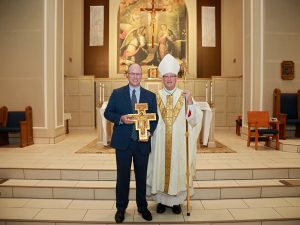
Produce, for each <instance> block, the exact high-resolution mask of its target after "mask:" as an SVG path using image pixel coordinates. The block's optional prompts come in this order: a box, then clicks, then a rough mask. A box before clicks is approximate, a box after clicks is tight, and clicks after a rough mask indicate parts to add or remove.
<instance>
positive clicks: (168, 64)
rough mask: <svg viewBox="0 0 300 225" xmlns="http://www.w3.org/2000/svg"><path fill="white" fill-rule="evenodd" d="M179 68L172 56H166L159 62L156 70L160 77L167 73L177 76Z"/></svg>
mask: <svg viewBox="0 0 300 225" xmlns="http://www.w3.org/2000/svg"><path fill="white" fill-rule="evenodd" d="M179 69H180V66H179V63H178V62H177V59H175V58H174V57H173V56H172V55H170V54H167V55H165V57H164V58H163V59H162V60H161V62H160V64H159V65H158V70H159V73H160V76H163V75H165V74H167V73H172V74H175V75H176V76H177V75H178V72H179Z"/></svg>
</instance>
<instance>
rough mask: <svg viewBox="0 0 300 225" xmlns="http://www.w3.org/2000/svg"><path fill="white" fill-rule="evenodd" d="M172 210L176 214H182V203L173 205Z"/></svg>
mask: <svg viewBox="0 0 300 225" xmlns="http://www.w3.org/2000/svg"><path fill="white" fill-rule="evenodd" d="M172 211H173V213H175V214H180V213H181V207H180V205H173V207H172Z"/></svg>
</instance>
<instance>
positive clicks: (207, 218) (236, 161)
mask: <svg viewBox="0 0 300 225" xmlns="http://www.w3.org/2000/svg"><path fill="white" fill-rule="evenodd" d="M96 135H97V134H96V131H95V130H71V131H70V134H68V136H67V138H66V139H65V140H64V141H62V142H60V143H57V144H50V145H45V144H35V145H32V146H28V147H25V148H12V147H9V148H5V147H1V148H0V177H1V175H2V176H3V175H6V174H7V173H8V172H9V173H10V174H11V176H12V177H13V178H15V179H14V180H11V181H9V182H12V183H13V182H14V183H15V184H18V183H19V185H21V186H23V187H19V189H16V190H17V191H16V190H15V192H14V194H15V195H18V192H19V195H20V196H24V194H25V195H27V196H28V197H30V195H32V194H33V193H32V191H29V192H28V193H26V191H27V190H26V188H25V186H26V185H24V184H23V183H21V182H22V181H21V180H17V179H23V178H26V179H28V180H29V181H27V182H28V185H33V186H34V185H40V186H44V192H43V193H40V197H39V198H33V199H30V198H24V197H19V198H0V225H16V224H22V225H29V224H35V223H34V222H36V224H39V225H42V224H47V225H63V224H64V222H65V223H69V222H74V224H75V222H76V224H81V222H82V223H86V224H88V223H91V224H96V223H104V224H110V223H114V214H115V201H114V200H94V199H93V198H92V196H90V197H89V195H90V192H87V194H86V199H74V198H72V197H71V198H70V199H67V195H66V192H62V193H61V194H60V193H59V192H56V195H57V196H58V197H57V198H54V199H46V198H48V197H49V196H50V195H53V190H50V189H49V190H48V189H47V188H48V187H50V186H58V187H65V186H73V187H81V188H82V190H83V191H87V190H89V189H88V188H92V187H97V185H99V183H97V182H96V181H95V180H106V177H107V178H109V177H110V178H111V177H112V176H114V172H113V171H114V170H115V156H114V154H76V153H75V152H76V151H77V150H78V149H80V148H81V147H83V146H85V145H86V144H87V143H89V142H91V141H92V140H93V139H95V138H96ZM215 138H216V140H218V141H219V142H221V143H222V144H224V145H226V146H228V147H229V148H231V149H233V150H235V151H236V152H237V153H223V154H222V153H217V154H198V155H197V168H198V169H199V170H201V171H204V172H205V171H206V170H207V173H203V174H201V175H199V176H201V178H202V179H201V180H200V179H198V180H197V181H195V184H196V185H198V186H199V187H201V188H205V187H207V186H210V187H211V186H213V185H215V183H214V182H216V181H213V180H211V176H213V177H214V178H215V179H218V180H219V181H218V182H219V183H218V184H217V186H218V187H223V188H224V187H227V186H230V187H233V188H237V187H239V186H243V185H245V186H248V188H249V190H251V191H250V192H249V195H251V193H252V192H253V190H252V189H251V186H259V185H263V186H276V185H281V184H279V182H278V180H276V179H275V178H276V177H279V178H282V177H286V178H291V177H295V178H296V177H297V178H300V154H299V153H292V152H282V151H276V150H273V149H270V148H266V147H264V146H263V145H262V144H260V146H259V150H258V151H256V150H255V149H254V146H253V143H252V144H251V147H249V148H248V147H247V146H246V141H245V140H242V139H241V138H240V137H238V136H236V135H235V131H234V129H229V128H222V129H217V130H216V134H215ZM295 143H296V144H299V145H300V140H299V141H297V140H293V144H295ZM38 168H40V169H44V170H47V171H49V173H47V175H46V177H45V173H41V171H40V170H37V169H38ZM8 169H9V170H8ZM20 169H22V170H20ZM63 169H70V170H63ZM210 169H224V170H218V171H216V172H215V173H214V174H211V171H209V170H210ZM270 169H272V170H270ZM97 170H99V171H100V172H98V171H97ZM82 171H84V172H82ZM110 173H111V174H110ZM203 175H204V176H203ZM232 176H234V177H235V178H236V179H232ZM203 178H204V179H203ZM205 178H207V181H205ZM229 178H230V179H229ZM39 179H40V180H39ZM57 179H62V180H59V181H58V180H57ZM113 185H114V182H113V181H108V182H102V184H101V187H102V188H103V187H104V188H105V187H106V188H108V187H111V186H113ZM133 186H134V185H133ZM22 188H23V189H22ZM85 189H86V190H85ZM2 191H3V190H2ZM56 191H58V190H56ZM241 191H242V192H243V190H241ZM258 191H259V194H258V197H251V196H249V198H242V199H240V198H238V197H236V196H238V195H240V192H239V190H238V189H234V191H233V192H232V190H231V192H228V193H227V192H226V190H224V189H222V191H219V193H218V195H219V196H220V195H221V196H222V195H228V196H229V199H217V200H212V199H208V200H203V199H202V200H192V201H191V216H186V209H185V207H186V205H184V213H183V214H180V215H174V214H172V212H171V210H170V209H168V210H167V212H166V213H165V214H163V215H159V214H157V213H156V212H155V207H156V205H155V203H154V202H152V201H149V209H150V210H151V211H152V212H153V221H152V222H154V223H167V224H174V223H184V222H186V223H189V222H191V223H194V224H195V223H197V224H202V225H216V224H218V225H221V224H222V225H223V224H226V225H230V224H235V225H236V224H241V225H299V224H300V197H299V195H298V197H297V196H295V197H272V198H261V193H263V190H262V189H260V188H258ZM284 191H286V190H284ZM254 192H255V191H254ZM270 192H272V190H271V191H270ZM273 192H282V190H275V189H274V190H273ZM209 193H210V194H212V191H209ZM209 193H208V194H209ZM297 193H298V192H297ZM2 194H3V193H2ZM35 194H36V193H35ZM77 194H79V193H77ZM98 194H99V196H100V195H101V193H100V192H98ZM252 194H253V193H252ZM256 194H257V193H256V192H255V193H254V195H256ZM267 194H268V193H267ZM267 194H266V195H267ZM75 195H76V194H75ZM94 195H95V193H94ZM45 196H48V197H45ZM72 196H73V197H74V193H72ZM89 198H90V200H89ZM99 198H100V197H99ZM285 218H288V220H289V221H283V220H284V219H285ZM1 220H2V221H1ZM17 220H20V221H21V222H22V223H21V222H16V221H17ZM4 221H6V222H4ZM9 221H10V222H9ZM45 221H47V222H45ZM54 221H56V223H55V222H54ZM125 222H128V223H131V222H134V223H135V224H136V223H143V224H145V221H144V220H143V219H142V218H141V216H140V215H139V214H138V213H137V211H136V205H135V202H134V201H131V202H130V204H129V207H128V209H127V211H126V220H125ZM221 222H222V223H221ZM237 222H238V223H237Z"/></svg>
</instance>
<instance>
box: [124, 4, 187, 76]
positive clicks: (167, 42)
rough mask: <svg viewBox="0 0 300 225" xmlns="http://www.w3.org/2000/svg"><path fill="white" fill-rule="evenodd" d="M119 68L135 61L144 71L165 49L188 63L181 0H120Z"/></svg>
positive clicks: (185, 18)
mask: <svg viewBox="0 0 300 225" xmlns="http://www.w3.org/2000/svg"><path fill="white" fill-rule="evenodd" d="M118 28H119V37H118V40H119V43H118V46H119V51H118V59H119V63H118V65H119V66H118V72H119V73H125V72H126V71H127V68H128V65H130V64H132V63H138V64H140V65H142V69H143V71H148V68H149V67H156V66H158V65H159V63H160V61H161V59H162V58H163V57H164V56H165V55H166V54H168V53H170V54H172V55H173V56H174V57H175V58H177V59H178V61H179V63H180V64H183V65H187V59H186V55H187V35H186V34H187V33H188V30H187V10H186V6H185V2H184V0H121V1H120V9H119V27H118Z"/></svg>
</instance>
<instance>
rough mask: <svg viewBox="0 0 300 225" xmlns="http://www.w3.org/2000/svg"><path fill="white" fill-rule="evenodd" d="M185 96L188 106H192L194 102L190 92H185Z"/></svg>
mask: <svg viewBox="0 0 300 225" xmlns="http://www.w3.org/2000/svg"><path fill="white" fill-rule="evenodd" d="M182 93H183V96H184V98H185V101H186V103H187V104H188V105H192V104H193V100H192V96H191V93H190V92H189V91H188V90H183V92H182Z"/></svg>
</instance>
